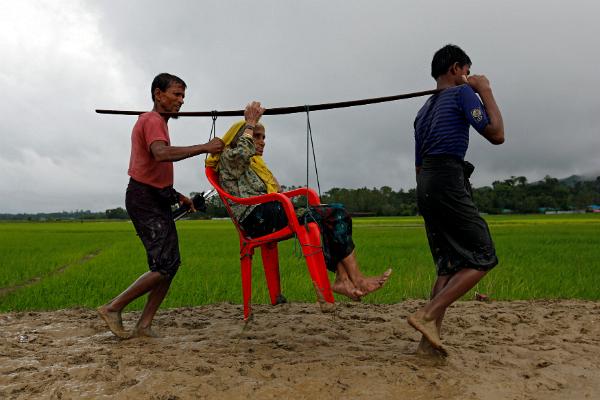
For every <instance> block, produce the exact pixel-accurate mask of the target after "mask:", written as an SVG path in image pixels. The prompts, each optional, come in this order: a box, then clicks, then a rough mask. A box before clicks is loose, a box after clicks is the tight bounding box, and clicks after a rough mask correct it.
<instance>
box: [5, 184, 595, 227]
mask: <svg viewBox="0 0 600 400" xmlns="http://www.w3.org/2000/svg"><path fill="white" fill-rule="evenodd" d="M293 188H294V187H284V190H291V189H293ZM193 195H194V193H191V194H190V196H193ZM473 198H474V200H475V203H476V204H477V207H478V208H479V211H481V212H483V213H487V214H501V213H518V214H530V213H543V212H547V211H568V210H588V211H589V210H591V209H593V208H595V207H597V206H598V205H600V176H598V177H597V178H596V179H595V180H587V181H586V180H580V179H577V178H573V177H571V178H567V179H562V180H559V179H556V178H552V177H550V176H546V177H545V178H544V179H543V180H541V181H538V182H532V183H529V182H527V178H526V177H524V176H511V177H510V178H508V179H505V180H503V181H494V182H493V183H492V185H491V186H484V187H480V188H474V189H473ZM303 202H304V201H303V199H296V205H297V206H302V205H303ZM321 202H322V203H342V204H344V206H345V207H346V209H347V210H348V211H349V212H350V213H351V214H353V215H354V216H408V215H416V214H417V213H418V210H417V200H416V189H414V188H413V189H409V190H407V191H405V190H403V189H400V190H398V191H395V190H393V189H392V188H391V187H389V186H382V187H381V188H372V189H368V188H366V187H363V188H359V189H345V188H333V189H330V190H328V191H327V192H325V193H323V194H322V195H321ZM189 217H190V218H191V219H201V218H218V217H227V211H226V210H225V207H224V206H223V204H222V203H221V200H220V199H219V197H218V196H214V197H212V198H210V199H208V201H207V212H206V213H196V214H192V215H190V216H189ZM0 219H1V220H29V221H53V220H54V221H55V220H81V221H84V220H100V219H102V220H105V219H121V220H122V219H129V216H128V215H127V211H126V210H125V209H124V208H123V207H117V208H113V209H108V210H105V211H104V212H92V211H90V210H76V211H62V212H56V213H35V214H27V213H20V214H0Z"/></svg>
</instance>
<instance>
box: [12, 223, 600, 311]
mask: <svg viewBox="0 0 600 400" xmlns="http://www.w3.org/2000/svg"><path fill="white" fill-rule="evenodd" d="M487 220H488V223H489V225H490V230H491V231H492V236H493V238H494V241H495V244H496V248H497V252H498V256H499V258H500V265H498V267H496V268H495V269H494V270H493V271H492V272H490V273H489V274H488V275H487V276H486V277H485V278H484V279H483V280H482V282H480V284H479V285H478V286H477V287H476V288H475V289H474V291H475V290H477V291H480V292H483V293H486V294H488V295H490V296H491V297H492V298H493V299H498V300H511V299H534V298H548V299H551V298H577V299H589V300H598V299H600V292H598V287H600V260H599V259H598V257H597V249H598V248H599V245H600V215H596V214H585V215H538V216H531V215H528V216H500V215H498V216H488V217H487ZM178 231H179V237H180V247H181V251H182V261H183V264H182V266H181V268H180V270H179V273H178V274H177V276H176V277H175V280H174V281H173V285H172V288H171V291H170V293H169V295H168V296H167V299H166V301H165V303H164V306H165V307H181V306H193V305H201V304H210V303H215V302H233V303H238V304H239V303H241V300H242V299H241V282H240V273H239V268H240V264H239V246H238V238H237V233H236V231H235V229H234V227H233V225H232V224H231V222H230V221H227V220H222V221H217V220H205V221H180V222H178ZM354 239H355V243H356V254H357V258H358V261H359V263H360V265H361V269H362V270H363V271H364V273H365V274H368V275H374V274H380V273H382V272H383V271H384V270H385V269H386V268H387V267H390V266H391V267H392V268H394V273H393V275H392V277H391V278H390V280H389V281H388V283H387V284H386V286H385V287H384V288H383V289H382V290H380V291H378V292H376V293H374V294H372V295H370V296H368V297H366V298H365V299H364V300H363V301H365V302H368V303H395V302H399V301H402V300H404V299H408V298H422V299H424V298H427V297H428V295H429V291H430V288H431V285H432V283H433V280H434V279H435V271H434V267H433V263H432V259H431V254H430V252H429V248H428V245H427V239H426V237H425V232H424V228H423V222H422V219H421V218H420V217H393V218H390V217H377V218H375V217H374V218H357V219H355V220H354ZM279 249H280V251H279V253H280V265H281V276H282V287H283V292H284V294H285V295H286V297H288V299H289V300H291V301H296V302H300V301H303V302H313V301H315V295H314V290H313V288H312V285H311V282H310V277H309V274H308V271H307V268H306V265H305V263H304V260H303V258H302V257H300V254H301V252H300V249H299V247H298V245H297V244H296V243H295V242H294V241H293V240H288V241H286V242H282V243H280V247H279ZM145 271H147V264H146V259H145V253H144V250H143V247H142V245H141V243H140V242H139V239H138V238H137V236H136V235H135V232H134V230H133V227H132V225H131V223H130V222H94V223H83V224H82V223H78V222H71V223H0V311H10V310H43V309H60V308H65V307H75V306H84V307H96V306H98V305H100V304H102V303H104V302H106V301H108V300H109V299H110V298H112V297H114V296H115V295H117V294H118V293H119V292H121V291H122V290H123V289H125V288H126V287H127V286H128V285H129V284H130V283H131V282H133V281H134V280H135V279H136V278H137V277H138V276H139V275H140V274H142V273H144V272H145ZM330 277H331V278H332V279H333V275H330ZM33 278H38V279H37V280H34V279H33ZM20 285H22V287H19V286H20ZM2 288H4V289H2ZM6 288H12V289H13V290H6ZM336 298H337V300H338V301H346V299H344V298H341V297H338V296H336ZM465 298H473V293H472V292H471V293H469V294H467V295H466V296H465ZM253 302H254V303H267V302H268V292H267V288H266V282H265V279H264V274H263V272H262V263H261V261H260V251H257V253H256V254H255V256H254V267H253ZM143 303H144V299H143V298H141V299H138V300H137V301H136V302H134V303H133V304H132V305H131V309H140V308H141V307H142V306H143Z"/></svg>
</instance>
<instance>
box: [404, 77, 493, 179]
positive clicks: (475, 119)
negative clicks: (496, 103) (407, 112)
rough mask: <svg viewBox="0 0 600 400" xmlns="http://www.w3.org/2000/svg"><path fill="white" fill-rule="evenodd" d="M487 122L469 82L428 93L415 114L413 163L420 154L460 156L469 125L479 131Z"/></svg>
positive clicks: (464, 152)
mask: <svg viewBox="0 0 600 400" xmlns="http://www.w3.org/2000/svg"><path fill="white" fill-rule="evenodd" d="M489 123H490V120H489V118H488V116H487V113H486V111H485V108H484V107H483V104H482V103H481V100H480V99H479V97H477V95H476V94H475V91H473V88H471V86H469V85H466V84H465V85H460V86H454V87H450V88H448V89H445V90H443V91H442V92H440V93H438V94H436V95H433V96H431V97H430V98H429V99H428V100H427V102H425V104H424V105H423V107H421V109H420V110H419V112H418V113H417V117H416V118H415V124H414V127H415V165H416V166H417V167H419V166H421V164H422V162H423V157H426V156H432V155H451V156H455V157H458V158H460V159H461V160H464V158H465V154H466V152H467V148H468V147H469V126H473V128H475V130H476V131H477V132H479V133H480V134H483V131H484V129H485V127H486V126H487V125H488V124H489Z"/></svg>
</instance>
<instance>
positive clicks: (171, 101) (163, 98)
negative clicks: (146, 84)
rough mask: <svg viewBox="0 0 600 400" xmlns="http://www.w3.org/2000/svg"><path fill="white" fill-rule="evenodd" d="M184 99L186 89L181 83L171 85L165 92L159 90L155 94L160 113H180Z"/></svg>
mask: <svg viewBox="0 0 600 400" xmlns="http://www.w3.org/2000/svg"><path fill="white" fill-rule="evenodd" d="M184 98H185V88H184V87H183V85H181V84H179V83H172V84H170V85H169V87H168V88H167V90H165V91H164V92H163V91H162V90H160V89H158V88H157V89H155V92H154V101H155V102H156V104H157V111H160V112H179V109H180V108H181V106H182V105H183V99H184Z"/></svg>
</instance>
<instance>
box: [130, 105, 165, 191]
mask: <svg viewBox="0 0 600 400" xmlns="http://www.w3.org/2000/svg"><path fill="white" fill-rule="evenodd" d="M157 140H161V141H163V142H166V143H167V145H171V139H170V138H169V128H168V127H167V123H166V122H165V120H164V119H163V117H161V115H160V114H159V113H157V112H155V111H152V112H147V113H144V114H142V115H140V116H139V118H138V120H137V122H136V123H135V125H134V127H133V131H132V132H131V157H130V159H129V170H128V171H127V173H128V174H129V176H131V177H132V178H133V179H135V180H136V181H138V182H142V183H145V184H147V185H150V186H153V187H156V188H159V189H162V188H164V187H167V186H173V163H172V162H171V161H162V162H158V161H156V160H155V159H154V157H153V156H152V153H151V151H150V145H151V144H152V143H153V142H155V141H157Z"/></svg>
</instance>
